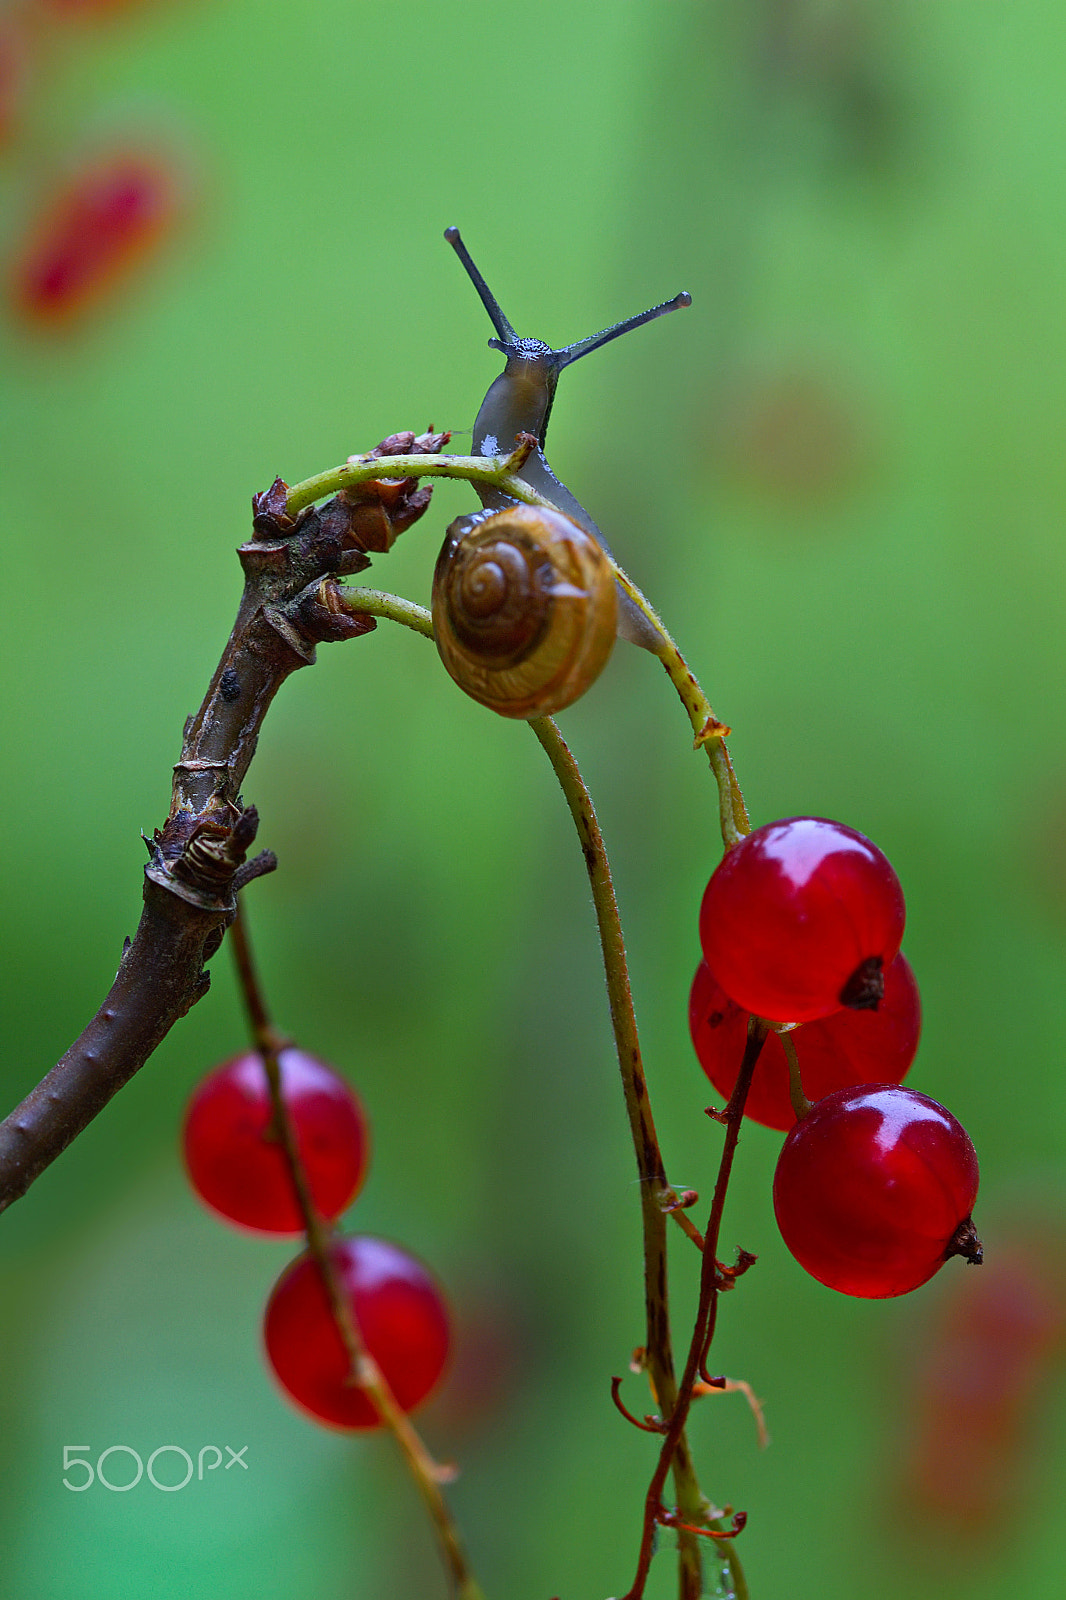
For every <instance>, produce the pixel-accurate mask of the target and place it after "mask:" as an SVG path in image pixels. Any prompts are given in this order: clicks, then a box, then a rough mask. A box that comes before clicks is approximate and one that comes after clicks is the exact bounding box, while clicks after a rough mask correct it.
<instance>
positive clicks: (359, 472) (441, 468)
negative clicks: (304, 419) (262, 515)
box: [285, 447, 554, 517]
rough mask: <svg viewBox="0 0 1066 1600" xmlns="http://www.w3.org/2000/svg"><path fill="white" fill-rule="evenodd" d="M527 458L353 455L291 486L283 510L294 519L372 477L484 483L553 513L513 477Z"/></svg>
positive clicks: (522, 453) (520, 454) (522, 452)
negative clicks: (463, 480)
mask: <svg viewBox="0 0 1066 1600" xmlns="http://www.w3.org/2000/svg"><path fill="white" fill-rule="evenodd" d="M528 455H529V450H528V449H526V448H525V447H523V448H521V449H518V450H515V451H513V452H512V454H511V455H509V456H446V455H426V456H374V457H373V458H372V459H369V460H368V459H367V458H366V457H364V456H353V457H352V459H351V460H350V461H344V462H342V463H341V465H340V466H339V467H330V468H329V469H328V470H327V471H325V472H319V473H318V474H317V475H316V476H315V477H313V478H305V479H304V480H303V482H302V483H294V484H293V486H292V488H291V489H290V490H289V491H288V494H287V495H286V497H285V510H286V511H287V512H288V514H289V516H290V517H294V516H295V515H296V513H297V512H298V511H302V510H303V508H304V506H309V505H313V504H314V502H315V501H316V500H322V499H324V498H325V497H326V496H327V495H331V494H339V493H340V491H341V490H342V489H350V488H351V487H352V486H353V485H354V484H357V483H369V482H370V481H371V480H372V479H374V478H461V479H465V480H467V481H468V482H470V483H487V484H489V485H491V487H492V488H494V489H501V490H502V491H503V493H504V494H506V495H509V496H510V497H511V499H512V500H521V501H523V502H524V504H526V505H529V506H547V507H548V508H549V509H551V510H554V507H553V506H552V503H551V501H550V500H545V499H544V496H543V495H539V494H537V492H536V490H534V489H531V488H530V487H529V485H528V483H525V482H524V481H523V480H522V479H521V478H518V477H516V476H515V472H516V470H517V467H518V466H520V465H521V464H522V462H523V461H525V460H526V458H527V457H528Z"/></svg>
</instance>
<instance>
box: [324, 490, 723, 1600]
mask: <svg viewBox="0 0 1066 1600" xmlns="http://www.w3.org/2000/svg"><path fill="white" fill-rule="evenodd" d="M391 464H392V463H391V461H390V466H391ZM341 594H342V596H343V601H344V604H345V607H346V608H347V609H350V610H352V611H362V612H366V613H369V614H371V615H374V616H379V617H388V618H389V619H390V620H392V621H394V622H399V623H402V624H403V625H404V626H405V627H408V628H412V629H413V630H414V631H415V632H417V633H420V634H422V635H423V636H424V637H426V638H432V637H433V623H432V618H431V616H430V613H429V612H428V611H427V610H426V609H425V608H424V607H423V606H417V605H414V604H413V603H412V602H411V601H409V600H405V599H402V598H400V597H399V596H397V595H391V594H385V593H383V592H381V591H380V590H375V589H354V588H352V589H344V590H342V591H341ZM641 598H642V599H643V597H641ZM645 604H646V602H645ZM649 610H650V608H649ZM662 633H663V635H664V638H666V639H669V635H667V634H666V630H665V629H663V630H662ZM670 643H671V644H672V641H670ZM674 649H675V651H676V647H674ZM677 656H678V659H680V653H679V652H677ZM686 670H687V669H686ZM690 681H691V683H692V684H695V680H694V679H691V680H690ZM696 692H697V693H698V692H699V691H698V685H696ZM693 704H694V705H696V704H698V702H697V701H696V700H695V698H693ZM708 712H709V707H708ZM529 726H530V728H531V729H532V730H533V732H534V734H535V735H536V736H537V738H538V740H539V741H540V743H541V746H542V747H543V749H544V751H545V753H546V755H547V756H548V759H549V760H550V762H551V764H552V768H553V770H554V772H555V774H556V777H557V778H558V780H559V783H560V786H561V788H562V790H563V794H564V796H565V798H566V802H567V805H568V807H569V809H570V813H571V816H572V817H573V819H574V825H575V827H576V828H577V833H578V838H579V840H580V842H581V848H582V853H583V855H584V857H585V864H586V867H587V869H588V874H589V882H590V885H591V888H592V898H593V906H594V909H595V914H596V923H597V928H598V931H599V936H600V945H601V949H602V952H603V964H604V971H605V975H606V980H607V994H608V1001H609V1005H610V1012H611V1025H612V1029H613V1032H614V1038H615V1048H616V1051H617V1055H618V1065H619V1070H620V1072H621V1076H622V1086H623V1093H624V1095H625V1103H626V1113H627V1116H628V1119H629V1126H630V1133H631V1136H632V1139H633V1147H634V1151H635V1153H636V1160H637V1172H638V1176H639V1178H640V1196H641V1219H642V1226H643V1235H644V1285H645V1316H646V1324H647V1336H646V1337H647V1344H646V1347H645V1348H646V1358H645V1359H646V1365H647V1370H648V1376H649V1378H650V1381H651V1384H652V1387H653V1390H654V1392H655V1396H656V1401H657V1403H658V1405H659V1408H660V1411H661V1414H662V1416H663V1418H664V1419H667V1418H669V1419H671V1422H670V1438H669V1450H668V1451H667V1450H666V1449H664V1451H663V1453H662V1457H661V1468H662V1473H663V1477H665V1474H666V1472H667V1471H670V1472H671V1473H672V1476H673V1479H674V1488H675V1492H676V1495H677V1506H678V1517H679V1523H678V1526H677V1535H678V1546H679V1548H678V1561H679V1580H680V1596H681V1600H699V1597H700V1596H701V1595H702V1594H703V1592H704V1591H703V1577H702V1553H701V1550H700V1547H699V1535H698V1533H697V1532H696V1531H695V1527H697V1526H698V1527H703V1528H707V1529H709V1530H711V1531H712V1533H713V1531H714V1520H713V1519H714V1513H713V1511H712V1508H711V1506H710V1504H709V1502H708V1501H707V1499H706V1498H705V1496H704V1495H703V1493H702V1491H701V1489H700V1486H699V1482H698V1480H697V1478H696V1472H695V1467H694V1464H693V1461H692V1456H691V1452H690V1450H689V1446H688V1441H687V1438H686V1436H685V1433H684V1427H683V1421H682V1418H683V1416H684V1415H685V1414H686V1413H687V1410H688V1403H689V1401H690V1400H691V1389H692V1382H693V1381H694V1380H693V1377H692V1376H691V1375H689V1376H688V1395H687V1397H686V1396H684V1395H681V1396H680V1397H679V1388H678V1383H677V1377H676V1373H675V1370H674V1361H673V1352H672V1347H671V1340H670V1320H669V1303H668V1295H667V1258H666V1232H667V1216H668V1214H669V1212H670V1211H672V1210H675V1209H676V1205H677V1195H676V1193H675V1191H674V1190H673V1189H672V1188H671V1187H670V1185H669V1184H668V1182H667V1179H666V1173H665V1168H664V1165H663V1159H662V1154H661V1152H660V1149H659V1143H658V1138H657V1135H656V1132H655V1123H654V1119H653V1117H652V1111H651V1103H650V1100H649V1097H648V1090H647V1083H646V1080H645V1077H644V1068H643V1063H642V1060H641V1052H640V1039H639V1036H638V1032H637V1022H636V1014H635V1012H634V1009H633V995H632V990H631V987H630V982H629V968H628V963H627V960H626V952H625V943H624V940H623V937H622V924H621V918H620V916H619V912H618V902H617V899H616V897H615V893H614V885H613V882H612V879H611V868H610V862H609V860H608V857H607V851H606V847H605V845H604V842H603V835H602V833H601V831H600V826H599V822H598V820H597V818H596V813H595V810H594V808H593V804H592V798H591V796H590V795H589V792H588V789H587V788H586V786H585V783H584V780H583V778H582V777H581V773H580V771H579V769H578V766H577V762H576V761H575V760H574V757H573V754H572V752H571V751H570V749H569V747H568V745H567V744H566V741H565V740H564V739H563V737H562V735H561V734H560V732H559V729H558V727H557V725H556V724H555V722H554V721H553V720H552V718H551V717H537V718H532V719H530V723H529ZM716 742H718V743H719V744H720V743H721V740H720V739H718V740H717V741H716ZM730 771H731V769H730ZM734 782H735V780H734ZM730 792H731V791H730ZM737 794H738V795H739V790H737ZM741 804H742V802H741ZM745 820H746V819H745ZM734 1141H735V1133H734ZM719 1188H720V1189H722V1190H723V1193H722V1195H721V1197H720V1198H719V1197H717V1194H716V1199H717V1204H718V1213H717V1214H718V1217H719V1219H720V1214H721V1213H720V1206H721V1200H722V1199H724V1180H723V1178H722V1177H721V1176H720V1178H719ZM715 1236H716V1242H717V1228H716V1229H715ZM701 1242H702V1241H701ZM679 1398H680V1404H679ZM661 1484H662V1480H661V1479H660V1480H659V1492H660V1493H661ZM685 1523H688V1524H692V1525H694V1526H690V1527H686V1526H684V1524H685ZM717 1555H718V1559H720V1560H722V1561H725V1562H727V1563H728V1565H729V1568H730V1571H731V1576H732V1581H733V1585H734V1590H735V1593H736V1595H737V1596H738V1600H744V1597H746V1595H747V1588H746V1585H745V1582H744V1576H743V1572H742V1569H741V1567H740V1563H739V1561H738V1560H737V1556H736V1553H735V1551H734V1550H733V1549H732V1548H729V1549H728V1550H727V1549H726V1548H725V1547H724V1544H723V1545H718V1546H717ZM649 1559H650V1546H649Z"/></svg>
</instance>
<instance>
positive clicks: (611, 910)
mask: <svg viewBox="0 0 1066 1600" xmlns="http://www.w3.org/2000/svg"><path fill="white" fill-rule="evenodd" d="M530 727H531V728H532V730H533V732H534V733H535V734H536V736H537V738H538V739H539V740H540V743H541V745H542V746H543V748H544V751H545V753H546V755H547V757H548V759H549V761H550V762H551V764H552V767H553V769H554V771H555V775H556V777H557V778H558V779H559V783H560V786H561V788H562V791H563V794H564V795H565V797H566V802H567V805H568V806H569V808H570V814H571V816H572V817H573V819H574V825H575V827H576V828H577V832H578V838H579V839H580V841H581V848H582V852H583V854H584V857H585V865H586V867H587V868H588V875H589V883H590V885H591V887H592V899H593V905H594V908H595V912H596V923H597V927H598V929H599V935H600V946H601V949H602V951H603V965H604V971H605V974H606V978H607V995H608V1002H609V1005H610V1011H611V1026H612V1028H613V1030H614V1038H615V1048H616V1050H617V1053H618V1065H619V1069H620V1071H621V1074H622V1087H623V1091H624V1094H625V1102H626V1112H627V1114H628V1117H629V1127H630V1133H631V1136H632V1139H633V1148H634V1151H635V1153H636V1158H637V1172H638V1174H639V1176H640V1195H641V1217H642V1223H643V1230H644V1291H645V1310H646V1318H647V1344H646V1347H645V1363H646V1366H647V1371H648V1376H649V1379H650V1382H651V1386H652V1390H653V1392H654V1394H655V1398H656V1401H657V1402H658V1405H659V1409H660V1412H661V1414H662V1415H663V1416H664V1417H666V1416H671V1417H673V1416H676V1415H677V1414H678V1410H679V1405H678V1390H677V1380H676V1376H675V1373H674V1359H673V1351H672V1348H671V1342H670V1314H669V1303H668V1297H667V1261H666V1213H665V1211H664V1209H663V1196H664V1193H665V1192H670V1191H669V1185H668V1184H667V1181H666V1173H665V1171H664V1168H663V1159H662V1155H661V1153H660V1150H659V1143H658V1138H657V1136H656V1132H655V1123H654V1120H653V1118H652V1111H651V1103H650V1101H649V1099H648V1089H647V1083H646V1081H645V1077H644V1067H643V1063H642V1061H641V1053H640V1039H639V1036H638V1033H637V1021H636V1015H635V1012H634V1010H633V994H632V989H631V987H630V982H629V968H628V964H627V961H626V952H625V943H624V940H623V937H622V923H621V918H620V916H619V913H618V901H617V899H616V897H615V892H614V884H613V882H612V880H611V867H610V862H609V860H608V857H607V851H606V848H605V846H604V843H603V835H602V833H601V832H600V825H599V822H598V821H597V818H596V813H595V810H594V809H593V805H592V798H591V796H590V795H589V792H588V789H587V788H586V786H585V782H584V780H583V778H582V777H581V773H580V771H579V769H578V766H577V762H576V761H575V760H574V757H573V754H572V753H571V751H570V749H569V747H568V745H567V744H566V741H565V740H564V739H563V737H562V735H561V734H560V732H559V729H558V727H557V726H556V724H555V722H554V721H553V720H552V718H551V717H537V718H535V719H533V720H531V721H530ZM683 1427H684V1423H683V1419H682V1425H681V1427H679V1428H678V1429H677V1430H676V1432H675V1431H674V1430H673V1427H672V1425H671V1432H672V1433H673V1446H672V1449H671V1452H670V1455H669V1457H668V1458H667V1463H666V1464H667V1466H668V1467H671V1466H672V1468H673V1476H674V1487H675V1490H676V1493H677V1500H678V1506H679V1508H680V1511H681V1512H682V1514H683V1516H684V1517H685V1519H686V1521H688V1522H693V1521H701V1520H702V1519H703V1518H704V1517H705V1516H706V1512H707V1502H706V1500H705V1499H704V1496H703V1495H702V1493H701V1492H700V1487H699V1483H698V1482H697V1479H696V1474H695V1468H694V1465H693V1462H692V1456H691V1453H690V1450H689V1446H688V1441H687V1440H686V1438H685V1435H684V1431H683ZM663 1476H664V1480H665V1471H664V1475H663ZM678 1563H679V1582H680V1594H681V1597H682V1600H689V1597H690V1596H692V1597H693V1600H698V1597H699V1596H700V1595H701V1594H702V1593H703V1592H704V1590H703V1583H702V1575H701V1565H702V1563H701V1558H700V1551H699V1547H698V1540H697V1539H696V1537H695V1535H694V1534H693V1533H692V1532H691V1531H690V1530H689V1529H688V1528H686V1527H683V1526H682V1527H679V1529H678ZM740 1593H741V1591H740V1590H739V1589H738V1590H737V1594H738V1596H740Z"/></svg>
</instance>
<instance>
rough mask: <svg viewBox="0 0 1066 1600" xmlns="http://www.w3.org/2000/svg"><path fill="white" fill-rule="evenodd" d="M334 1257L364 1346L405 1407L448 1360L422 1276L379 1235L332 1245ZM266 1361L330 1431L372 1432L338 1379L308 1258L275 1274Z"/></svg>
mask: <svg viewBox="0 0 1066 1600" xmlns="http://www.w3.org/2000/svg"><path fill="white" fill-rule="evenodd" d="M333 1259H334V1261H335V1263H336V1265H337V1267H338V1269H339V1272H340V1277H341V1283H342V1286H343V1289H344V1292H345V1294H346V1295H347V1297H348V1303H349V1305H350V1306H351V1309H352V1313H353V1315H354V1317H355V1321H356V1324H357V1326H358V1328H359V1331H360V1333H361V1334H362V1337H363V1340H364V1342H365V1344H366V1348H367V1350H368V1351H369V1353H370V1354H371V1355H372V1356H373V1358H374V1360H375V1361H376V1362H377V1364H378V1366H379V1367H380V1368H381V1371H382V1373H383V1375H384V1377H385V1379H386V1382H387V1383H388V1385H389V1387H390V1389H391V1390H392V1392H393V1394H394V1396H395V1397H396V1400H397V1402H398V1403H399V1405H400V1407H401V1408H402V1409H403V1410H404V1411H411V1410H413V1408H414V1407H415V1406H416V1405H418V1403H419V1402H420V1401H421V1400H424V1399H425V1398H426V1396H427V1395H428V1394H429V1392H430V1391H431V1389H433V1388H434V1386H435V1385H436V1383H437V1382H438V1380H439V1378H440V1376H441V1374H442V1372H443V1371H444V1368H445V1366H446V1364H447V1360H448V1348H449V1341H450V1330H449V1325H448V1312H447V1309H446V1307H445V1303H444V1297H443V1294H442V1293H441V1290H440V1288H439V1286H438V1284H437V1282H436V1280H435V1279H434V1278H433V1276H432V1274H431V1273H430V1272H429V1270H428V1269H427V1268H426V1267H424V1266H423V1265H422V1263H421V1262H420V1261H418V1260H417V1259H416V1258H415V1257H414V1256H412V1255H409V1254H408V1253H407V1251H406V1250H401V1249H400V1247H399V1245H395V1244H392V1243H390V1241H389V1240H388V1239H377V1238H373V1237H371V1236H370V1235H367V1234H359V1235H356V1236H355V1237H354V1238H350V1239H338V1240H337V1241H336V1243H335V1244H334V1247H333ZM263 1335H264V1339H265V1342H266V1352H267V1356H268V1358H269V1361H270V1365H271V1366H272V1368H273V1369H274V1373H275V1376H276V1377H277V1379H278V1382H279V1383H280V1384H281V1387H282V1388H283V1389H284V1390H285V1392H286V1394H287V1395H288V1396H289V1398H290V1399H292V1400H294V1401H295V1402H296V1404H297V1405H298V1406H300V1407H301V1408H302V1409H303V1410H304V1411H307V1412H309V1413H310V1415H311V1416H312V1417H314V1418H315V1420H316V1421H318V1422H325V1423H328V1424H329V1425H330V1426H331V1427H335V1428H376V1427H379V1426H380V1422H379V1419H378V1414H377V1411H376V1410H375V1408H374V1406H373V1404H372V1402H371V1401H370V1400H369V1399H368V1398H367V1396H366V1395H365V1394H364V1393H363V1392H362V1391H361V1390H360V1389H357V1388H355V1387H354V1386H353V1385H352V1384H350V1383H349V1382H348V1381H347V1378H348V1372H349V1361H348V1355H347V1352H346V1351H345V1348H344V1345H343V1343H342V1341H341V1336H340V1334H339V1333H338V1331H337V1325H336V1323H335V1322H334V1319H333V1315H332V1312H331V1310H330V1306H329V1302H328V1301H327V1299H326V1293H325V1290H324V1289H323V1287H322V1279H321V1277H320V1275H319V1271H318V1268H317V1266H316V1265H315V1263H314V1261H313V1260H312V1258H311V1257H310V1256H309V1255H302V1256H300V1257H299V1258H298V1259H297V1260H296V1261H294V1262H293V1263H292V1265H291V1266H290V1267H288V1268H287V1269H286V1270H285V1272H283V1273H282V1275H281V1277H280V1278H279V1279H278V1281H277V1283H276V1284H275V1285H274V1289H273V1292H272V1294H271V1296H270V1300H269V1301H268V1303H267V1308H266V1316H265V1319H264V1323H263Z"/></svg>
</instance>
